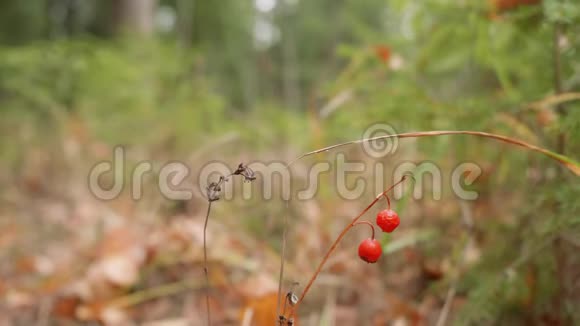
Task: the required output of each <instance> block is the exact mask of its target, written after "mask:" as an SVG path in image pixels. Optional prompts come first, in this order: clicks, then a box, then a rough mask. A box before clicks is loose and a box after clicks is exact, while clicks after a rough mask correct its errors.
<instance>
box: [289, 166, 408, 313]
mask: <svg viewBox="0 0 580 326" xmlns="http://www.w3.org/2000/svg"><path fill="white" fill-rule="evenodd" d="M405 179H407V176H403V178H401V180H400V181H399V182H397V183H395V184H393V185H392V186H391V187H389V188H388V189H387V190H385V191H383V192H381V193H380V194H378V195H377V196H376V197H375V199H374V200H373V201H372V202H371V203H370V204H369V205H368V206H367V207H366V208H365V209H363V210H362V211H361V212H360V213H359V214H358V215H357V216H356V217H355V218H353V219H352V221H351V222H350V223H349V224H348V225H347V226H346V227H345V228H344V229H343V230H342V232H340V234H339V235H338V237H337V238H336V240H334V242H333V243H332V245H331V246H330V249H328V251H327V252H326V254H325V255H324V258H322V261H321V262H320V264H319V265H318V267H317V268H316V271H315V272H314V274H312V277H310V280H309V281H308V284H306V287H305V288H304V291H302V294H301V295H300V298H299V299H298V302H297V303H296V305H294V306H293V307H292V309H291V310H290V314H289V318H292V317H294V313H295V312H296V311H297V310H298V307H299V306H300V304H301V303H302V300H304V297H305V296H306V294H307V293H308V290H310V287H311V286H312V284H313V283H314V281H315V280H316V278H317V277H318V274H320V271H321V270H322V268H323V267H324V264H326V262H327V261H328V258H329V257H330V255H332V253H333V252H334V250H335V249H336V247H337V246H338V244H339V243H340V241H341V240H342V238H344V236H345V235H346V234H347V233H348V231H350V229H352V228H353V227H354V226H355V225H356V224H357V221H358V220H359V219H360V218H361V217H362V216H363V215H364V214H366V212H368V211H369V209H371V207H373V206H374V205H375V204H376V203H377V202H378V201H379V200H380V199H381V197H383V196H384V195H386V193H388V192H389V191H391V190H393V188H395V187H396V186H397V185H399V184H401V183H402V182H403V181H405ZM371 226H372V224H371ZM373 233H374V229H373ZM373 236H374V234H373Z"/></svg>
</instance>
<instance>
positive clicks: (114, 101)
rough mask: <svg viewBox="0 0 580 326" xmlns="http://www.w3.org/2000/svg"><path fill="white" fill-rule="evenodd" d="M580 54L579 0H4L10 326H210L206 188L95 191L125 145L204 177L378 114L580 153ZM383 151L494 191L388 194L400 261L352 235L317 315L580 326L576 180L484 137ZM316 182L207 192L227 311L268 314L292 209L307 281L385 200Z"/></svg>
mask: <svg viewBox="0 0 580 326" xmlns="http://www.w3.org/2000/svg"><path fill="white" fill-rule="evenodd" d="M579 59H580V2H578V1H576V0H543V1H540V0H424V1H412V0H363V1H360V0H340V1H336V0H316V1H306V0H247V1H242V0H220V1H200V0H101V1H97V0H20V1H18V0H2V1H0V114H1V115H0V135H1V137H0V148H1V150H0V184H1V187H0V276H1V277H0V325H26V326H28V325H38V326H41V325H42V326H47V325H98V324H104V325H149V326H153V325H156V326H180V325H203V324H204V320H205V301H204V300H205V299H204V278H203V250H202V230H203V221H204V217H205V212H206V208H207V201H206V200H205V199H204V198H203V197H194V198H193V199H192V200H189V201H171V200H167V199H165V198H164V197H163V196H162V195H161V194H160V193H159V191H158V190H157V187H156V181H157V180H156V176H155V175H148V176H147V177H145V179H144V180H145V184H146V186H145V187H144V198H143V199H141V200H139V201H134V200H132V199H131V194H130V192H129V191H128V189H127V188H125V191H123V192H122V194H121V196H119V197H118V198H116V199H114V200H111V201H101V200H98V199H97V198H95V197H94V196H93V195H92V194H91V193H90V192H89V189H88V186H87V176H88V171H89V169H90V168H91V167H92V166H94V165H95V164H96V163H97V162H100V161H103V160H108V161H111V160H112V157H113V148H114V147H115V146H117V145H122V146H124V148H125V149H126V150H127V157H126V160H127V161H126V164H125V167H124V168H125V169H126V171H131V170H132V168H133V167H134V166H135V164H137V163H138V162H140V161H143V160H148V161H150V162H151V163H152V164H153V165H154V167H155V168H156V169H157V170H156V171H158V168H159V166H161V165H162V164H163V163H165V162H168V161H175V160H177V161H181V162H185V163H187V164H188V166H190V167H191V170H192V173H191V175H190V179H188V182H189V183H190V184H191V186H192V187H193V186H194V185H196V184H197V183H196V177H197V171H199V170H200V169H201V168H202V167H203V166H204V164H206V163H207V162H211V161H214V160H219V161H222V162H225V163H227V164H229V165H230V166H231V167H232V168H235V166H237V164H238V163H239V162H247V163H250V162H253V161H262V162H269V161H273V160H282V161H286V162H287V161H290V160H291V159H293V158H295V157H297V156H298V155H300V154H301V153H304V152H306V151H309V150H312V149H315V148H319V147H323V146H326V145H331V144H334V143H338V142H343V141H347V140H354V139H359V138H360V137H361V135H362V133H363V131H364V130H365V128H367V127H368V126H369V125H371V124H373V123H388V124H389V125H391V126H393V127H394V128H395V129H396V130H397V131H398V132H406V131H421V130H425V131H427V130H481V131H487V132H493V133H498V134H502V135H507V136H510V137H514V138H518V139H522V140H525V141H527V142H530V143H532V144H538V145H539V146H542V147H545V148H548V149H550V150H553V151H555V152H558V153H562V154H564V155H567V156H569V157H572V158H573V159H575V160H580V103H579V102H578V99H579V98H580V94H579V92H580V60H579ZM342 152H343V153H345V154H346V155H347V158H348V159H349V160H358V161H363V162H369V164H370V163H371V162H373V160H374V159H372V158H370V157H368V156H366V155H365V154H364V152H363V151H361V150H360V148H359V147H358V146H352V147H347V148H345V149H344V150H342ZM335 154H336V153H335V152H334V153H329V154H321V155H318V156H316V157H315V158H312V159H310V157H309V158H308V159H305V160H302V161H301V162H299V163H297V164H296V165H295V167H294V173H293V177H294V178H296V179H297V180H298V182H301V181H300V180H302V181H303V180H304V179H305V178H306V177H307V171H308V170H307V169H308V166H309V165H310V164H313V163H315V162H317V160H329V161H330V162H333V161H334V157H335ZM378 161H380V162H382V163H383V164H385V167H386V168H385V176H386V177H385V178H386V180H391V179H392V178H390V174H391V173H392V167H393V166H395V165H396V164H398V163H400V162H404V161H411V162H424V161H429V162H432V163H434V164H436V165H437V166H439V167H440V168H441V169H442V171H443V172H444V174H449V173H450V171H451V170H452V169H453V168H454V167H455V166H456V165H457V164H459V163H460V162H465V161H468V162H473V163H476V164H477V165H478V166H480V167H481V168H482V169H483V175H482V176H481V177H480V178H479V179H478V180H477V182H476V183H475V184H473V185H472V186H471V189H474V190H476V191H478V193H479V194H480V196H479V198H478V199H477V200H476V201H469V202H464V201H460V200H458V199H457V197H456V196H454V195H453V194H452V193H451V191H450V190H449V184H448V183H447V182H446V181H445V180H447V179H444V186H445V189H444V190H445V191H444V194H443V197H442V198H441V199H440V200H434V199H433V196H431V195H430V194H429V187H430V183H429V182H426V183H424V185H423V187H424V188H425V191H426V193H427V194H426V195H425V196H424V198H423V199H420V200H415V199H413V198H412V196H410V195H408V196H405V197H404V198H403V199H401V200H399V201H394V202H393V205H394V207H395V209H396V210H397V212H398V213H399V215H400V216H401V221H402V223H401V227H400V228H399V229H398V230H397V232H395V233H393V235H392V236H391V237H390V238H386V237H385V238H382V239H381V240H382V242H383V244H384V252H385V257H383V259H381V261H379V263H377V264H366V263H363V262H362V261H360V259H359V258H358V257H357V254H356V247H357V245H358V243H359V241H360V240H361V239H363V238H364V237H367V236H368V229H364V228H360V229H361V230H356V231H355V232H353V234H349V235H348V236H347V237H346V238H345V241H344V242H343V243H342V244H341V245H340V247H339V248H338V250H337V252H336V253H335V255H334V256H333V258H332V259H331V261H329V264H328V266H327V268H326V269H325V270H324V271H323V273H322V275H321V276H320V278H319V279H318V281H317V282H316V283H315V285H314V287H313V288H312V290H311V291H310V293H309V295H308V296H307V298H306V301H305V303H304V304H303V305H302V306H301V310H300V320H299V322H300V324H301V325H453V324H456V325H572V324H575V325H578V324H580V313H579V310H578V307H580V255H578V251H579V246H580V232H579V231H580V200H579V198H580V182H579V179H578V177H577V176H574V175H573V174H572V173H570V171H568V170H565V169H563V168H562V167H561V166H559V165H558V164H557V163H555V162H554V161H552V160H549V159H547V158H545V157H543V156H541V155H539V154H537V153H530V152H526V151H524V150H521V149H518V148H516V147H513V146H508V145H505V144H502V143H498V142H494V141H492V140H488V139H480V138H473V137H468V136H453V137H450V136H449V137H447V136H446V137H438V138H422V139H411V140H409V139H402V140H400V141H399V147H398V150H397V152H396V153H395V154H394V155H389V156H386V157H384V158H381V159H379V160H378ZM360 175H361V174H359V175H357V176H360ZM362 175H364V176H365V178H367V179H368V180H372V179H373V177H374V176H373V171H372V170H370V171H366V172H364V173H363V174H362ZM426 178H427V179H428V177H426ZM238 181H239V180H236V181H235V182H236V185H239V183H240V182H238ZM258 181H259V179H258ZM426 181H427V180H426ZM321 184H322V187H321V189H320V191H319V192H318V194H317V196H316V197H315V198H314V199H312V200H308V201H298V200H295V201H292V203H291V204H290V207H289V209H286V208H285V204H284V202H283V201H282V200H281V199H276V198H274V199H272V200H267V201H266V200H261V199H260V198H258V197H259V196H254V197H255V198H252V199H250V200H243V199H242V198H240V197H239V196H238V197H235V198H234V200H232V201H219V202H217V203H216V204H215V205H213V209H212V217H211V219H210V222H209V228H208V243H209V248H208V254H209V257H210V262H209V270H210V280H211V296H210V299H211V309H212V315H213V316H212V317H213V321H214V324H215V325H239V324H242V325H258V326H260V325H272V324H273V320H274V318H275V317H276V316H275V313H276V311H275V310H276V292H277V282H278V280H277V277H278V268H279V259H280V250H281V247H280V243H281V233H282V217H283V216H284V215H285V214H288V216H289V219H290V223H289V226H290V228H289V230H288V232H289V233H288V252H287V257H286V258H287V260H286V261H287V265H286V275H285V282H284V284H285V288H287V286H288V285H289V284H291V283H292V282H294V281H296V282H299V283H300V284H299V285H298V286H297V287H296V288H295V291H297V292H300V291H301V290H302V288H303V286H304V285H305V282H306V281H307V276H309V275H311V273H312V272H313V271H314V269H315V267H316V265H317V264H318V262H319V261H320V260H321V258H322V255H323V254H324V252H325V251H326V250H327V249H328V246H329V245H330V243H331V241H332V239H334V238H335V237H336V235H337V234H338V232H339V231H340V229H342V227H343V226H344V225H346V224H347V223H348V221H350V219H351V218H352V217H353V216H355V215H356V214H357V213H358V212H359V211H361V209H362V208H364V207H365V206H366V205H367V204H368V203H369V202H370V201H371V200H372V198H373V197H374V195H375V192H374V189H369V191H368V193H365V197H364V198H361V199H359V200H344V199H341V198H340V197H339V196H337V194H336V192H335V191H334V190H333V183H332V180H331V175H330V174H329V175H324V176H322V177H321ZM252 186H253V187H256V188H257V189H259V187H260V182H254V183H253V184H252ZM379 206H380V205H379ZM378 209H380V207H375V208H373V209H372V210H371V212H369V214H368V216H367V217H368V218H369V219H371V220H372V219H373V216H374V214H376V212H377V211H378Z"/></svg>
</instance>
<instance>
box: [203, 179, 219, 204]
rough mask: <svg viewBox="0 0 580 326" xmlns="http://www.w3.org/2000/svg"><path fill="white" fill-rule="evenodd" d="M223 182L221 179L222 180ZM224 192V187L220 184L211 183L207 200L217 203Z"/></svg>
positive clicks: (207, 191)
mask: <svg viewBox="0 0 580 326" xmlns="http://www.w3.org/2000/svg"><path fill="white" fill-rule="evenodd" d="M220 181H221V179H220ZM221 191H222V187H221V186H220V183H218V182H212V183H210V184H209V185H208V186H207V188H206V193H207V200H209V201H216V200H219V199H220V193H221Z"/></svg>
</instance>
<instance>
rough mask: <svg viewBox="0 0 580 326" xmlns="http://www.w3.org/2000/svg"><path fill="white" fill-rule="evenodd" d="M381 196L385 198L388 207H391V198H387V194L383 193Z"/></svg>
mask: <svg viewBox="0 0 580 326" xmlns="http://www.w3.org/2000/svg"><path fill="white" fill-rule="evenodd" d="M383 196H385V198H386V199H387V204H388V208H389V209H391V200H390V199H389V196H388V195H387V194H383Z"/></svg>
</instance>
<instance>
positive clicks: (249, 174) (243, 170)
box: [232, 163, 256, 182]
mask: <svg viewBox="0 0 580 326" xmlns="http://www.w3.org/2000/svg"><path fill="white" fill-rule="evenodd" d="M232 174H233V175H241V176H243V177H244V181H247V182H251V181H254V180H256V174H255V173H254V171H253V170H252V169H250V168H249V167H248V166H247V165H244V163H240V165H238V168H237V169H236V171H234V173H232Z"/></svg>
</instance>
